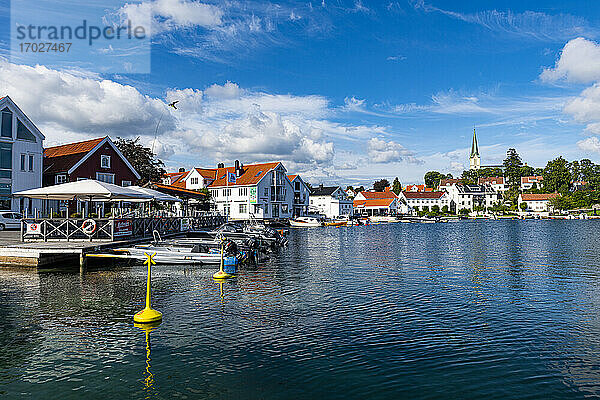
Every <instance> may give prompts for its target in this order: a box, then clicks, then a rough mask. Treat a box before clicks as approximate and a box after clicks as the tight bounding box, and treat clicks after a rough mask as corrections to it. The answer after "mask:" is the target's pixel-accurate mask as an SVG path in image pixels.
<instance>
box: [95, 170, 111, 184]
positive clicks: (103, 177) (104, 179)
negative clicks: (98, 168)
mask: <svg viewBox="0 0 600 400" xmlns="http://www.w3.org/2000/svg"><path fill="white" fill-rule="evenodd" d="M96 180H99V181H100V182H105V183H113V184H114V183H115V174H104V173H102V172H96Z"/></svg>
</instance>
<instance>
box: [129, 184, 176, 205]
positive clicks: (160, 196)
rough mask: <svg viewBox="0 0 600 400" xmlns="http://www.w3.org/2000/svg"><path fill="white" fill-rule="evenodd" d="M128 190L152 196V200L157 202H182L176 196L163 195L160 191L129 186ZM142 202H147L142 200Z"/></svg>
mask: <svg viewBox="0 0 600 400" xmlns="http://www.w3.org/2000/svg"><path fill="white" fill-rule="evenodd" d="M127 188H128V189H133V190H136V191H138V192H141V193H144V194H147V195H150V196H152V198H153V199H154V200H156V201H176V202H178V203H179V202H181V200H180V199H178V198H177V197H175V196H171V195H169V194H166V193H163V192H159V191H158V190H154V189H150V188H144V187H141V186H128V187H127ZM129 201H133V202H137V201H140V200H129ZM141 201H147V200H141Z"/></svg>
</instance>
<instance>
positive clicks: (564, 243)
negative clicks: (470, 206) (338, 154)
mask: <svg viewBox="0 0 600 400" xmlns="http://www.w3.org/2000/svg"><path fill="white" fill-rule="evenodd" d="M599 230H600V221H489V222H484V221H482V222H460V223H451V224H392V225H378V226H369V227H351V228H319V229H309V230H292V231H291V233H290V244H289V246H288V247H287V248H286V249H283V250H282V251H281V253H280V254H279V255H278V256H277V257H275V258H273V259H272V260H271V261H269V262H267V263H266V264H264V265H261V266H259V267H257V268H255V269H250V270H248V269H246V270H243V271H242V272H241V273H240V274H239V276H238V277H237V278H236V279H234V280H232V281H228V282H225V283H224V284H223V285H222V288H221V287H220V285H219V284H218V283H216V282H215V281H214V280H213V279H212V278H211V275H212V273H213V272H214V268H209V269H207V268H204V269H203V268H195V267H194V268H189V267H185V266H158V267H155V269H154V271H153V285H154V286H153V306H154V307H155V308H156V309H158V310H160V311H162V312H163V314H164V321H163V323H162V324H161V325H160V327H159V328H158V329H156V330H155V331H153V332H151V333H150V334H149V344H150V346H149V347H150V360H149V364H150V367H149V368H148V366H147V358H146V357H147V342H146V334H145V332H143V331H141V330H140V329H138V328H136V327H134V326H133V324H132V323H131V318H132V315H133V314H134V313H135V312H136V311H137V310H139V309H140V308H142V304H143V301H144V291H145V269H144V267H143V266H121V267H110V266H106V267H102V268H99V269H93V270H90V271H88V272H87V273H85V274H84V275H80V274H79V272H78V271H77V272H71V271H44V272H39V273H38V272H30V271H23V270H21V271H15V270H0V394H2V395H5V396H6V395H8V396H9V397H14V398H27V397H30V398H81V397H85V398H88V399H92V398H104V399H108V398H163V399H170V398H184V399H185V398H206V399H301V398H303V399H316V398H327V399H366V398H369V399H394V398H448V399H454V398H485V399H490V398H498V399H506V398H536V399H537V398H560V399H568V398H583V397H596V396H600V317H599V316H600V239H598V232H599ZM221 289H222V293H221ZM148 371H149V372H148ZM150 374H151V375H150Z"/></svg>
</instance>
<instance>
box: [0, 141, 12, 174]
mask: <svg viewBox="0 0 600 400" xmlns="http://www.w3.org/2000/svg"><path fill="white" fill-rule="evenodd" d="M0 169H8V170H12V144H11V143H0ZM8 178H10V176H8Z"/></svg>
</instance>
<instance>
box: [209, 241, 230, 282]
mask: <svg viewBox="0 0 600 400" xmlns="http://www.w3.org/2000/svg"><path fill="white" fill-rule="evenodd" d="M232 276H233V275H231V274H228V273H227V272H225V271H223V244H221V264H220V265H219V270H218V271H217V272H215V273H214V274H213V278H214V279H227V278H231V277H232Z"/></svg>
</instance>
